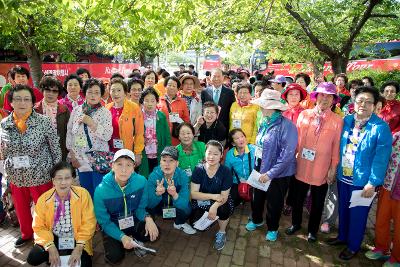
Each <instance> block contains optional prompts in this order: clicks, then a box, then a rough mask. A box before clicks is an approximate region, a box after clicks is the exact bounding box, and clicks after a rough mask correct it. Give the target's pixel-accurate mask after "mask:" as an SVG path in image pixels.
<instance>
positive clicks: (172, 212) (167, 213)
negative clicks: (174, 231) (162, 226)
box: [162, 208, 176, 219]
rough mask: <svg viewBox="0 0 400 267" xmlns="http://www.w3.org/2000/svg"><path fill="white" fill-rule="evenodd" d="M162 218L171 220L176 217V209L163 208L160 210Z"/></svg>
mask: <svg viewBox="0 0 400 267" xmlns="http://www.w3.org/2000/svg"><path fill="white" fill-rule="evenodd" d="M162 216H163V218H164V219H171V218H175V217H176V209H175V208H164V209H163V210H162Z"/></svg>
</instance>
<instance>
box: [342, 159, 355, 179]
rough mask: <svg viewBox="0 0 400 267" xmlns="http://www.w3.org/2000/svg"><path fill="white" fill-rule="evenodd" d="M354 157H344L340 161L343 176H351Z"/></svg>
mask: <svg viewBox="0 0 400 267" xmlns="http://www.w3.org/2000/svg"><path fill="white" fill-rule="evenodd" d="M353 167H354V156H352V157H348V156H345V157H343V159H342V168H343V175H344V176H349V177H350V176H353Z"/></svg>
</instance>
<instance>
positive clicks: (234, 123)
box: [232, 120, 242, 129]
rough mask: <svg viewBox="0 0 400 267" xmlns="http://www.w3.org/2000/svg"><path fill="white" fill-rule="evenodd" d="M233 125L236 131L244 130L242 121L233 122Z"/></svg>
mask: <svg viewBox="0 0 400 267" xmlns="http://www.w3.org/2000/svg"><path fill="white" fill-rule="evenodd" d="M232 125H233V128H235V129H239V128H242V120H232Z"/></svg>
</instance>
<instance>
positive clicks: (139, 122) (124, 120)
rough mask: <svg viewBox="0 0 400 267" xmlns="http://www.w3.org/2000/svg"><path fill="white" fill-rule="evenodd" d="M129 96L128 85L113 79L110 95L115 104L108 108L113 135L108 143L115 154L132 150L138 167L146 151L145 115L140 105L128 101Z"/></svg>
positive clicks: (112, 103) (109, 105)
mask: <svg viewBox="0 0 400 267" xmlns="http://www.w3.org/2000/svg"><path fill="white" fill-rule="evenodd" d="M127 94H128V85H127V84H126V83H125V82H124V81H123V80H122V79H119V78H114V79H111V82H110V95H111V97H112V99H113V102H111V103H110V104H108V105H107V106H106V108H107V109H108V110H110V112H111V118H112V128H113V133H112V136H111V139H110V141H109V142H108V143H109V145H110V151H112V152H114V153H115V152H117V151H118V150H119V149H122V148H126V149H129V150H132V151H133V153H135V164H136V167H138V166H139V165H140V163H141V161H142V151H143V149H144V137H143V132H144V125H143V115H142V111H141V110H140V107H139V105H137V104H136V103H133V102H131V101H129V100H128V99H127V97H126V95H127Z"/></svg>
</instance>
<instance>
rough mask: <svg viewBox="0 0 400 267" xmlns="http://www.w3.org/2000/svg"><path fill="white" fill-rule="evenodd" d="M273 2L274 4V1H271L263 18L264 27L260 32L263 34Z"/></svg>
mask: <svg viewBox="0 0 400 267" xmlns="http://www.w3.org/2000/svg"><path fill="white" fill-rule="evenodd" d="M274 2H275V0H272V1H271V4H270V5H269V9H268V12H267V16H266V17H265V21H264V26H263V29H262V32H265V27H267V21H268V19H269V15H270V14H271V10H272V6H273V5H274Z"/></svg>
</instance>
